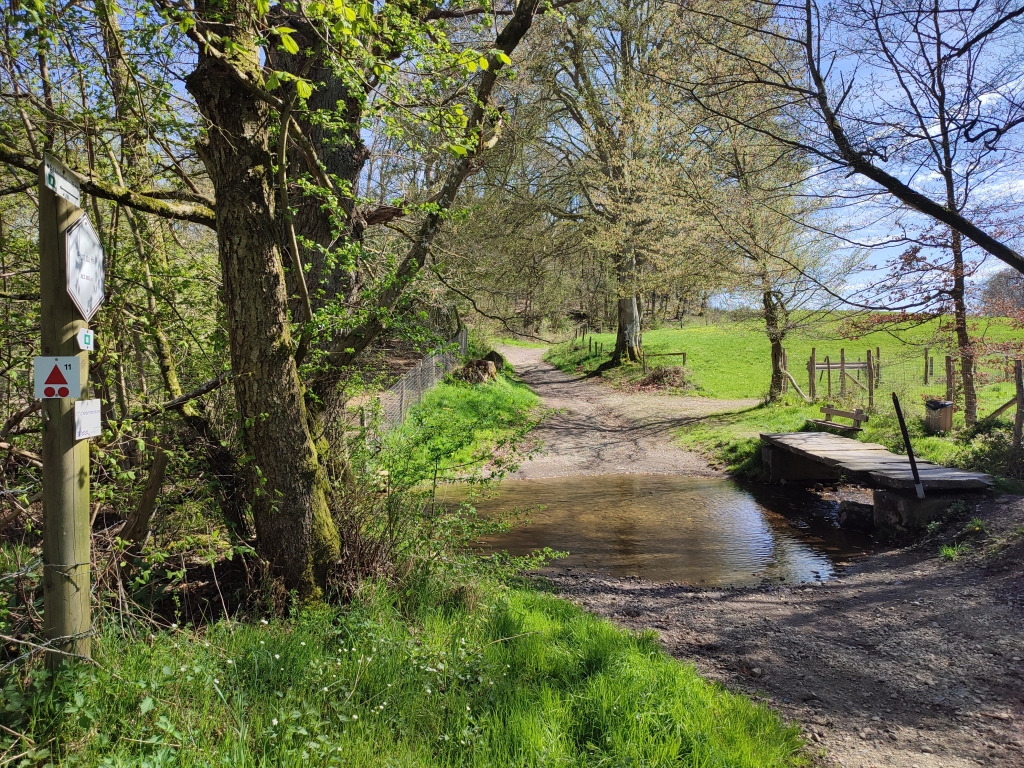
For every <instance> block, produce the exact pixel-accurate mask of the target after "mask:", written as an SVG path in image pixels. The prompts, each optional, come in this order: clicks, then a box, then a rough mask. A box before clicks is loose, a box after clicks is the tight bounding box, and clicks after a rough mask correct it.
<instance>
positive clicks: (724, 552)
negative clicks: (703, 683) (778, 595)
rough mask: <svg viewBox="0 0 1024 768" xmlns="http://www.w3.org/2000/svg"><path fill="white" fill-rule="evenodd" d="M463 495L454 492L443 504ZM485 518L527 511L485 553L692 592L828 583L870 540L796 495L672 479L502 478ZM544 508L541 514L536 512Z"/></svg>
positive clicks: (483, 504)
mask: <svg viewBox="0 0 1024 768" xmlns="http://www.w3.org/2000/svg"><path fill="white" fill-rule="evenodd" d="M459 495H461V494H460V493H459V491H458V490H455V489H453V490H452V491H451V492H450V493H449V499H452V497H453V496H455V497H456V498H457V497H458V496H459ZM475 506H476V507H477V510H478V511H479V512H480V513H481V514H483V515H489V514H495V513H499V512H502V511H507V510H510V509H513V508H529V510H530V511H529V512H528V520H529V522H528V524H521V525H519V526H517V527H516V528H514V529H513V530H512V531H510V532H508V533H505V534H501V535H498V536H492V537H488V538H487V539H485V540H482V541H481V545H482V548H483V549H484V551H487V552H494V551H500V550H506V551H508V552H510V553H512V554H515V555H524V554H527V553H529V552H531V551H533V550H535V549H540V548H542V547H551V548H552V549H555V550H560V551H568V552H569V553H570V554H569V556H568V557H567V558H564V559H562V560H558V561H556V562H555V563H553V565H552V566H551V567H552V568H553V569H555V570H563V569H570V570H573V571H575V572H580V571H584V572H593V573H599V574H606V575H609V576H639V577H641V578H644V579H649V580H651V581H672V582H679V583H687V584H694V585H708V586H724V585H735V586H740V585H751V584H759V583H762V582H763V581H765V580H775V581H780V580H781V581H787V582H790V583H792V582H812V581H825V580H827V579H829V578H831V577H832V576H834V575H835V573H836V570H837V568H840V567H842V564H843V563H846V562H848V561H850V560H852V559H856V558H858V557H862V556H863V555H864V554H866V550H867V547H868V546H869V545H870V539H869V538H868V537H867V536H865V535H863V534H858V533H854V532H851V531H844V530H840V529H839V528H838V527H837V525H836V508H837V505H836V503H835V502H831V501H827V500H824V499H822V498H821V497H820V496H818V495H817V494H813V493H809V492H807V491H803V490H800V489H792V488H774V487H765V486H755V485H751V486H741V485H739V484H737V483H736V482H734V481H732V480H726V479H722V478H707V477H681V476H674V475H591V476H577V477H558V478H546V479H541V480H506V481H504V482H503V483H502V484H501V486H500V487H499V491H498V493H497V495H495V496H492V497H490V498H486V499H483V500H478V501H477V502H476V504H475ZM541 507H542V508H541Z"/></svg>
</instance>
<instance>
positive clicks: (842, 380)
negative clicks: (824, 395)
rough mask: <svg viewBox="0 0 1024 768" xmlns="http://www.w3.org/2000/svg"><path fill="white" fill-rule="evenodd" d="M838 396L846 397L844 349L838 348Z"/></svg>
mask: <svg viewBox="0 0 1024 768" xmlns="http://www.w3.org/2000/svg"><path fill="white" fill-rule="evenodd" d="M839 396H840V397H846V350H845V349H843V348H842V347H840V348H839Z"/></svg>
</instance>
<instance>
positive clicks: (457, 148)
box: [448, 144, 469, 157]
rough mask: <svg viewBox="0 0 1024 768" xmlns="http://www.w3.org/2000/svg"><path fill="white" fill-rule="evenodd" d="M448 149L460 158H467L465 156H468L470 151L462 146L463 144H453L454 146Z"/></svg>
mask: <svg viewBox="0 0 1024 768" xmlns="http://www.w3.org/2000/svg"><path fill="white" fill-rule="evenodd" d="M448 148H449V149H450V150H451V151H452V152H453V153H454V154H456V155H458V156H459V157H465V156H466V155H467V154H468V153H469V150H468V149H466V148H465V147H464V146H462V145H461V144H452V145H451V146H450V147H448Z"/></svg>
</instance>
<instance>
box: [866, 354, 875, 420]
mask: <svg viewBox="0 0 1024 768" xmlns="http://www.w3.org/2000/svg"><path fill="white" fill-rule="evenodd" d="M874 407H875V361H874V360H873V359H872V357H871V350H870V349H869V350H868V408H874Z"/></svg>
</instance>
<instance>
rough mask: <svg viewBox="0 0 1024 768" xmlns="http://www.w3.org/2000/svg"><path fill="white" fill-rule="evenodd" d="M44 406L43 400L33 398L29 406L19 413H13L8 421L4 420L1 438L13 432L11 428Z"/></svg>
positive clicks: (0, 431) (0, 433) (0, 430)
mask: <svg viewBox="0 0 1024 768" xmlns="http://www.w3.org/2000/svg"><path fill="white" fill-rule="evenodd" d="M42 407H43V401H42V400H33V401H32V402H31V403H30V404H29V405H28V407H26V408H23V409H21V410H20V411H18V412H17V413H15V414H13V415H12V416H11V417H10V418H9V419H8V420H7V421H5V422H4V426H3V428H2V429H0V440H4V439H6V438H7V436H8V435H9V434H11V430H12V429H14V428H15V427H16V426H18V425H19V424H21V422H23V421H24V420H25V419H27V418H28V417H29V416H31V415H32V414H33V413H35V412H36V411H38V410H39V409H41V408H42Z"/></svg>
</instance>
